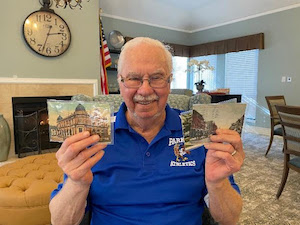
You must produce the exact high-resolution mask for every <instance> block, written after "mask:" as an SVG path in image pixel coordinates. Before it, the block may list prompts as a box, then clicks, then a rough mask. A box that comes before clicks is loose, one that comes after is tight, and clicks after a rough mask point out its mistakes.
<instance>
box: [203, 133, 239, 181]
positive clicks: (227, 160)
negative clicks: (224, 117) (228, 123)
mask: <svg viewBox="0 0 300 225" xmlns="http://www.w3.org/2000/svg"><path fill="white" fill-rule="evenodd" d="M210 140H211V141H212V142H210V143H207V144H205V145H204V146H205V148H207V149H208V152H207V156H206V162H205V179H206V182H207V183H210V184H219V183H221V182H222V181H223V180H224V179H227V178H228V176H229V175H231V174H233V173H235V172H237V171H239V170H240V168H241V166H242V164H243V161H244V158H245V153H244V150H243V144H242V141H241V137H240V135H239V134H238V133H237V132H236V131H233V130H228V129H217V131H216V135H212V136H211V137H210Z"/></svg>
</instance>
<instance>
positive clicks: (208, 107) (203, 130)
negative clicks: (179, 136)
mask: <svg viewBox="0 0 300 225" xmlns="http://www.w3.org/2000/svg"><path fill="white" fill-rule="evenodd" d="M245 110H246V104H242V103H228V104H195V105H193V110H191V111H188V112H184V113H181V115H180V117H181V121H182V129H183V134H184V140H185V147H186V148H187V149H193V148H196V147H199V146H201V145H203V144H204V143H206V142H209V136H210V135H212V134H215V132H216V129H218V128H223V129H231V130H235V131H237V132H238V133H239V134H241V133H242V128H243V123H244V115H245Z"/></svg>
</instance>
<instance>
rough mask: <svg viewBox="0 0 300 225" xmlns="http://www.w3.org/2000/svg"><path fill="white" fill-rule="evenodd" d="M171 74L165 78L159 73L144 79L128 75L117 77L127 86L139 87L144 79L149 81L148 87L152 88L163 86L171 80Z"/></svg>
mask: <svg viewBox="0 0 300 225" xmlns="http://www.w3.org/2000/svg"><path fill="white" fill-rule="evenodd" d="M171 79H172V78H171V76H169V77H167V78H165V77H164V76H161V75H155V76H151V77H150V78H148V79H144V78H143V77H140V76H129V77H122V76H120V77H119V80H120V81H121V82H122V83H123V84H124V86H125V87H127V88H139V87H141V86H142V85H143V83H144V80H147V81H148V82H149V85H150V87H152V88H164V87H166V86H167V84H168V83H170V82H171Z"/></svg>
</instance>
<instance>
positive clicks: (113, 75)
mask: <svg viewBox="0 0 300 225" xmlns="http://www.w3.org/2000/svg"><path fill="white" fill-rule="evenodd" d="M109 52H110V57H111V66H110V67H107V68H106V71H107V79H108V90H109V94H119V93H120V91H119V85H118V82H117V71H118V69H117V63H116V62H117V60H118V58H119V55H120V52H121V51H120V50H115V49H110V50H109Z"/></svg>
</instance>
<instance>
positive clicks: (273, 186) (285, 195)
mask: <svg viewBox="0 0 300 225" xmlns="http://www.w3.org/2000/svg"><path fill="white" fill-rule="evenodd" d="M242 139H243V143H244V151H245V153H246V158H245V161H244V165H243V166H242V168H241V170H240V171H239V172H238V173H236V174H235V180H236V182H237V183H238V185H239V187H240V189H241V194H242V197H243V201H244V205H243V212H242V214H241V217H240V220H239V223H238V224H239V225H252V224H257V225H258V224H263V225H299V224H300V173H297V172H296V171H293V170H290V172H289V176H288V180H287V182H286V185H285V188H284V190H283V192H282V194H281V196H280V198H279V200H277V199H276V193H277V190H278V188H279V185H280V182H281V176H282V171H283V153H282V146H283V141H282V138H281V137H275V138H274V140H273V144H272V147H271V150H270V152H269V154H268V156H267V158H266V157H265V156H264V154H265V152H266V149H267V147H268V144H269V136H265V135H260V134H256V133H245V134H243V136H242Z"/></svg>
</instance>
